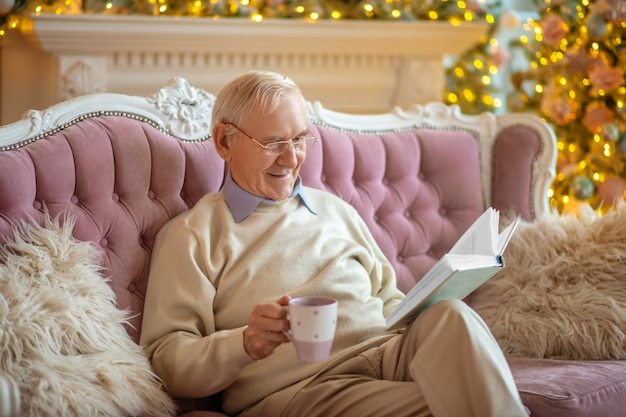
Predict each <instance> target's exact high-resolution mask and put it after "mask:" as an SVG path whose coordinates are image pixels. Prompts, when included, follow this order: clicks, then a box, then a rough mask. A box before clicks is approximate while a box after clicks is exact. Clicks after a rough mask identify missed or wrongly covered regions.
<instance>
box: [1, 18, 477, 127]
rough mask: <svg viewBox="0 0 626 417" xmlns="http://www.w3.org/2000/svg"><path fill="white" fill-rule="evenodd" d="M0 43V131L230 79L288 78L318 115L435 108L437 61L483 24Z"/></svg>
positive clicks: (188, 30) (51, 28)
mask: <svg viewBox="0 0 626 417" xmlns="http://www.w3.org/2000/svg"><path fill="white" fill-rule="evenodd" d="M30 19H31V20H32V21H31V25H28V26H30V28H29V29H22V30H10V31H8V32H7V35H5V36H4V37H3V40H2V44H1V49H0V51H1V54H2V55H1V59H0V64H1V80H0V82H1V84H0V87H1V89H2V95H1V102H0V116H1V117H0V123H2V124H5V123H8V122H12V121H14V120H17V119H19V118H20V117H21V115H22V114H23V113H24V112H25V111H27V110H29V109H41V108H44V107H48V106H50V105H52V104H54V103H56V102H58V101H60V100H63V99H67V98H71V97H75V96H77V95H82V94H88V93H93V92H120V93H125V94H135V95H141V96H147V95H150V94H152V93H154V92H155V91H156V90H158V89H159V88H160V87H162V86H163V85H165V84H166V83H167V81H168V80H169V79H171V78H173V77H176V76H181V77H184V78H186V79H187V80H188V81H189V82H190V83H191V84H192V85H194V86H196V87H200V88H203V89H205V90H207V91H209V92H211V93H217V92H218V91H219V89H220V88H221V86H222V85H223V84H224V83H225V82H226V81H228V80H229V79H231V78H232V77H233V76H235V75H236V74H239V73H241V72H244V71H247V70H250V69H268V70H274V71H278V72H281V73H283V74H285V75H288V76H290V77H291V78H293V79H294V80H295V81H296V82H297V83H298V84H299V85H300V87H301V88H302V90H303V92H304V94H305V96H306V98H307V99H309V100H311V101H321V102H322V103H323V104H324V105H325V106H326V107H327V108H330V109H333V110H338V111H350V112H355V113H379V112H384V111H387V110H389V109H391V108H393V107H396V106H399V107H406V106H408V105H410V104H413V103H427V102H430V101H440V100H442V99H443V91H444V87H445V75H444V66H443V57H444V56H445V55H449V54H456V53H460V52H462V51H464V50H466V49H468V48H470V47H471V46H472V45H473V44H475V43H476V42H478V40H479V39H480V37H481V36H482V35H484V34H485V32H486V25H484V24H477V23H476V24H474V23H468V24H461V25H460V26H453V25H451V24H450V23H448V22H444V21H436V22H425V21H413V22H408V21H372V20H340V21H332V20H320V21H317V22H313V23H311V22H308V21H305V20H294V19H265V20H263V21H261V22H254V21H252V20H249V19H243V18H241V19H240V18H221V19H210V18H183V17H150V16H137V15H128V16H119V15H118V16H112V15H87V14H82V15H43V14H42V15H32V16H30Z"/></svg>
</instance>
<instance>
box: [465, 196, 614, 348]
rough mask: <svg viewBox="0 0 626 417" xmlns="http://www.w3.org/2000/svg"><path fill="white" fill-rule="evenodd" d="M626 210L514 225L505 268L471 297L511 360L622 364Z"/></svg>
mask: <svg viewBox="0 0 626 417" xmlns="http://www.w3.org/2000/svg"><path fill="white" fill-rule="evenodd" d="M625 236H626V203H624V202H621V203H620V204H618V205H617V206H616V208H615V209H614V210H612V211H609V212H607V213H605V214H604V215H602V216H599V215H597V214H596V213H595V212H593V211H592V210H591V208H589V207H586V208H585V207H583V210H581V212H580V213H579V215H578V216H576V215H574V214H568V215H559V214H558V213H556V212H553V213H548V214H546V215H544V216H542V217H540V218H538V219H537V220H536V221H535V222H534V223H525V224H522V225H520V227H519V229H518V231H517V232H516V233H515V235H514V236H513V238H512V239H511V242H510V243H509V245H508V247H507V250H506V252H505V254H504V259H505V266H506V267H505V268H504V269H503V270H502V271H500V272H499V273H498V274H497V275H495V276H494V277H493V278H492V279H491V280H490V281H488V282H487V283H486V284H484V285H483V286H482V287H480V288H479V289H478V290H477V291H476V292H474V294H472V296H471V298H470V300H469V302H470V304H471V305H472V307H474V309H475V310H476V311H477V312H478V313H479V314H480V315H481V316H482V317H483V318H484V319H485V322H486V323H487V324H488V325H489V327H490V328H491V330H492V332H493V334H494V336H495V337H496V339H497V340H498V342H499V343H500V345H501V346H502V349H503V350H504V351H505V352H506V353H508V354H511V355H514V356H524V357H537V358H554V359H595V360H598V359H626V262H624V261H625V260H626V239H625V238H624V237H625Z"/></svg>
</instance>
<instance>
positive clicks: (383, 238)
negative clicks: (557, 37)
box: [301, 124, 484, 292]
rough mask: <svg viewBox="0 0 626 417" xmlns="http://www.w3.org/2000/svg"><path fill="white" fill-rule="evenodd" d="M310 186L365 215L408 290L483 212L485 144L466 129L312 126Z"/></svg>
mask: <svg viewBox="0 0 626 417" xmlns="http://www.w3.org/2000/svg"><path fill="white" fill-rule="evenodd" d="M309 128H310V130H311V133H313V134H314V135H316V136H318V137H319V138H320V139H321V141H320V144H319V146H315V147H314V148H313V149H311V150H309V151H308V153H307V160H306V162H305V163H304V165H303V167H302V170H301V174H302V178H303V181H304V183H305V184H306V185H309V186H312V187H315V188H319V189H322V190H327V191H330V192H332V193H334V194H336V195H338V196H340V197H341V198H343V199H344V200H346V201H348V202H349V203H350V204H352V205H353V206H354V207H355V208H356V209H357V210H358V211H359V213H360V214H361V216H362V217H363V219H364V220H365V223H366V224H367V226H368V227H369V229H370V231H371V232H372V234H373V235H374V238H375V239H376V241H377V242H378V244H379V245H380V247H381V249H382V251H383V252H384V253H385V255H386V256H387V258H388V259H389V260H390V261H391V264H392V265H393V267H394V269H395V271H396V273H397V276H398V287H399V288H400V289H401V290H403V291H405V292H407V291H409V290H410V289H411V288H412V287H413V286H414V285H415V283H416V282H417V281H418V280H419V279H420V278H421V277H422V276H423V275H424V274H425V273H426V272H427V271H428V270H429V269H430V268H431V267H432V266H433V265H434V264H435V263H436V262H437V260H439V258H440V257H441V256H443V254H444V253H446V252H447V251H448V250H449V249H450V248H451V247H452V245H453V244H454V243H455V241H456V240H457V238H458V237H459V236H460V235H461V234H462V233H463V232H464V231H465V230H466V229H467V228H468V227H469V226H470V225H471V224H472V222H473V221H474V220H476V219H477V218H478V216H480V215H481V214H482V213H483V211H484V208H483V207H484V206H483V205H484V201H483V199H482V191H481V185H480V184H481V179H480V166H479V160H480V158H479V149H478V145H477V143H476V139H474V137H473V136H471V135H470V134H469V133H467V132H464V131H454V130H448V131H441V130H439V131H437V130H431V129H416V130H411V131H403V132H389V133H376V134H375V133H367V134H366V133H358V132H347V131H339V130H337V129H333V128H330V127H326V126H319V125H314V124H311V125H310V126H309Z"/></svg>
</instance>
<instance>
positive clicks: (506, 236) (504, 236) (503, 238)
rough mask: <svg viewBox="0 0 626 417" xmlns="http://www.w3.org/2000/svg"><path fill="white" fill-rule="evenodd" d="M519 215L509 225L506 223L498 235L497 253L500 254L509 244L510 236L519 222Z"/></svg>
mask: <svg viewBox="0 0 626 417" xmlns="http://www.w3.org/2000/svg"><path fill="white" fill-rule="evenodd" d="M519 222H520V219H519V217H518V218H517V219H515V220H514V221H513V222H512V223H511V224H510V225H508V226H507V227H506V228H505V229H504V230H503V231H502V232H501V233H500V235H499V236H498V252H497V255H502V254H503V253H504V249H506V245H508V244H509V242H510V241H511V238H512V237H513V233H515V230H516V229H517V225H518V224H519Z"/></svg>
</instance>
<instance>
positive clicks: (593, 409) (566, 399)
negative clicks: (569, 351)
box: [507, 357, 626, 417]
mask: <svg viewBox="0 0 626 417" xmlns="http://www.w3.org/2000/svg"><path fill="white" fill-rule="evenodd" d="M507 360H508V362H509V365H510V367H511V371H512V372H513V376H514V377H515V382H516V384H517V388H518V390H519V392H520V395H521V397H522V401H523V403H524V405H525V406H526V407H527V408H528V409H529V410H530V412H531V414H530V416H531V417H533V416H535V415H536V416H567V417H623V416H624V410H626V362H624V361H563V360H555V359H531V358H519V357H509V358H507Z"/></svg>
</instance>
